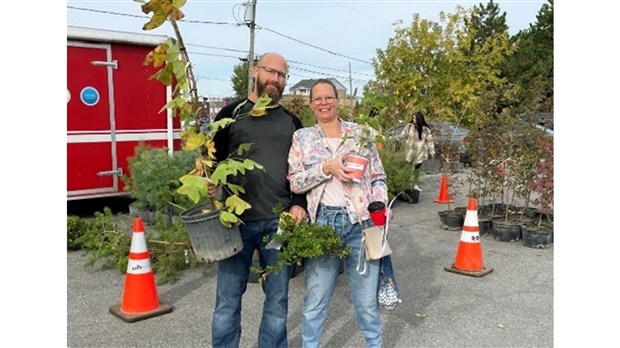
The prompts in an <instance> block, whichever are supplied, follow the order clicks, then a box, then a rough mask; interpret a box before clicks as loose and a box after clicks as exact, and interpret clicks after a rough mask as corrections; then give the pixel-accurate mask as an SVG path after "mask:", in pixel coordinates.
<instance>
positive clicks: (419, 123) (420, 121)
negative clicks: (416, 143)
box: [412, 111, 431, 140]
mask: <svg viewBox="0 0 620 348" xmlns="http://www.w3.org/2000/svg"><path fill="white" fill-rule="evenodd" d="M413 117H415V128H416V129H417V130H418V139H420V140H422V129H424V127H428V128H429V129H430V128H431V126H429V125H428V123H426V119H424V115H423V114H422V113H421V112H419V111H418V112H416V113H415V115H413ZM413 117H412V121H413Z"/></svg>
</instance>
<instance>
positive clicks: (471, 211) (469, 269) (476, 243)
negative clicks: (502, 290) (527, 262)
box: [444, 197, 493, 277]
mask: <svg viewBox="0 0 620 348" xmlns="http://www.w3.org/2000/svg"><path fill="white" fill-rule="evenodd" d="M444 269H445V270H446V271H448V272H454V273H459V274H463V275H469V276H474V277H482V276H484V275H487V274H489V273H491V272H492V271H493V269H492V268H486V267H484V263H483V262H482V244H481V243H480V227H479V226H478V204H477V203H476V199H475V198H473V197H470V198H469V202H468V203H467V212H466V213H465V223H464V224H463V231H462V233H461V241H460V242H459V246H458V249H457V251H456V261H455V262H454V263H453V264H452V266H450V267H444Z"/></svg>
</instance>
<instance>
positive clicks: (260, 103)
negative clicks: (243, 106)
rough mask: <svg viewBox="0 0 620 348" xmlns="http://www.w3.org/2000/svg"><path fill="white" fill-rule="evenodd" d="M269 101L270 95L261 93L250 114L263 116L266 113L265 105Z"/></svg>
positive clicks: (267, 104)
mask: <svg viewBox="0 0 620 348" xmlns="http://www.w3.org/2000/svg"><path fill="white" fill-rule="evenodd" d="M270 103H271V97H269V96H268V95H267V93H263V94H262V95H261V96H260V97H259V98H258V100H257V101H256V103H255V104H254V107H253V108H252V110H250V115H252V116H254V117H260V116H265V115H266V114H267V106H269V104H270Z"/></svg>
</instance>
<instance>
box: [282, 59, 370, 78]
mask: <svg viewBox="0 0 620 348" xmlns="http://www.w3.org/2000/svg"><path fill="white" fill-rule="evenodd" d="M287 61H288V62H289V63H297V64H302V65H307V66H311V67H315V68H319V69H325V70H332V71H338V72H343V73H349V72H348V71H347V70H341V69H334V68H328V67H325V66H320V65H314V64H308V63H302V62H296V61H294V60H287ZM351 73H352V74H356V75H363V76H368V77H374V75H371V74H365V73H356V72H351Z"/></svg>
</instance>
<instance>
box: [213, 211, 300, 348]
mask: <svg viewBox="0 0 620 348" xmlns="http://www.w3.org/2000/svg"><path fill="white" fill-rule="evenodd" d="M277 229H278V220H277V219H274V220H261V221H246V222H245V223H244V224H242V225H241V226H240V231H241V239H242V241H243V250H241V252H239V253H238V254H236V255H234V256H231V257H229V258H227V259H225V260H221V261H219V262H218V272H217V297H216V301H215V311H214V312H213V324H212V327H211V337H212V344H213V347H214V348H219V347H225V348H237V347H239V339H240V337H241V302H242V297H243V294H244V293H245V290H246V288H247V282H248V277H249V274H250V265H251V264H252V254H253V253H254V250H255V249H258V251H259V255H260V266H261V267H265V266H266V265H271V264H275V263H276V262H277V260H278V253H279V252H278V251H277V250H267V249H265V243H264V242H263V237H264V236H265V235H273V234H275V233H276V231H277ZM289 268H290V267H285V268H284V269H283V270H282V271H281V272H277V273H276V272H272V273H271V274H269V275H268V276H267V279H266V280H265V281H264V282H263V284H262V287H263V292H264V293H265V302H264V303H263V317H262V319H261V325H260V331H259V333H258V346H259V347H262V348H277V347H284V348H286V347H288V342H287V337H286V318H287V314H288V283H289V278H290V269H289Z"/></svg>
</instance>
